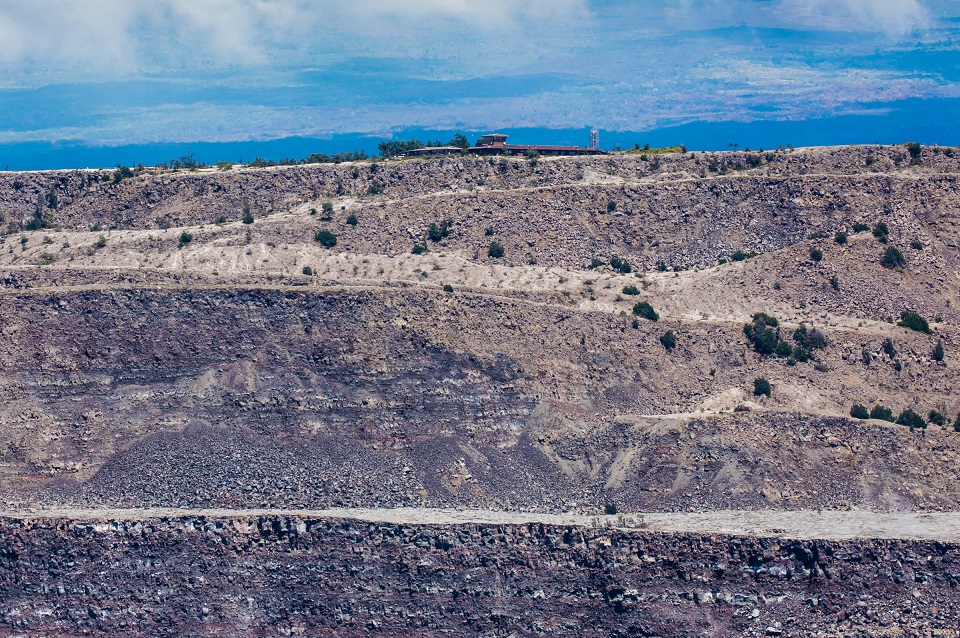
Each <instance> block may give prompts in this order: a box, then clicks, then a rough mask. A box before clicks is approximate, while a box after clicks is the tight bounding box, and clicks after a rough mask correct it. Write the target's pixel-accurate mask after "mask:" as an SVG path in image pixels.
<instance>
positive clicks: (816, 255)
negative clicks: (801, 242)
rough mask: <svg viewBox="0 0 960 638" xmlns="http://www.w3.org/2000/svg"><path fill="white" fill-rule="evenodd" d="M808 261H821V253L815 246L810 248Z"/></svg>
mask: <svg viewBox="0 0 960 638" xmlns="http://www.w3.org/2000/svg"><path fill="white" fill-rule="evenodd" d="M810 259H812V260H814V261H820V260H821V259H823V251H822V250H820V249H819V248H817V247H816V246H810Z"/></svg>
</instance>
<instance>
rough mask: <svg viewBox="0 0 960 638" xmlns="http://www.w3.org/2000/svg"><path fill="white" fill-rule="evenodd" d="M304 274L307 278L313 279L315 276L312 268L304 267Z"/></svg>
mask: <svg viewBox="0 0 960 638" xmlns="http://www.w3.org/2000/svg"><path fill="white" fill-rule="evenodd" d="M303 274H305V275H306V276H307V277H312V276H313V268H311V267H310V266H304V267H303Z"/></svg>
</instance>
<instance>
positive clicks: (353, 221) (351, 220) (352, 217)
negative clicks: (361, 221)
mask: <svg viewBox="0 0 960 638" xmlns="http://www.w3.org/2000/svg"><path fill="white" fill-rule="evenodd" d="M357 222H358V220H357V216H356V215H355V214H354V213H350V214H349V215H347V223H348V224H350V225H351V226H356V225H357Z"/></svg>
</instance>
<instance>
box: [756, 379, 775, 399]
mask: <svg viewBox="0 0 960 638" xmlns="http://www.w3.org/2000/svg"><path fill="white" fill-rule="evenodd" d="M770 393H771V388H770V382H769V381H767V380H766V379H764V378H763V377H757V378H756V379H754V380H753V396H756V397H759V396H770Z"/></svg>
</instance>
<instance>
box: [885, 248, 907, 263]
mask: <svg viewBox="0 0 960 638" xmlns="http://www.w3.org/2000/svg"><path fill="white" fill-rule="evenodd" d="M880 263H881V264H882V265H883V267H884V268H903V267H904V266H906V265H907V259H906V257H904V256H903V253H902V252H900V251H899V250H898V249H897V248H894V247H893V246H887V249H886V250H885V251H884V253H883V257H882V258H881V259H880Z"/></svg>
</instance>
